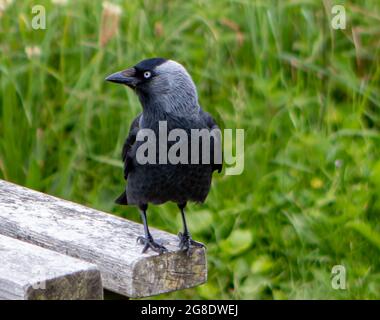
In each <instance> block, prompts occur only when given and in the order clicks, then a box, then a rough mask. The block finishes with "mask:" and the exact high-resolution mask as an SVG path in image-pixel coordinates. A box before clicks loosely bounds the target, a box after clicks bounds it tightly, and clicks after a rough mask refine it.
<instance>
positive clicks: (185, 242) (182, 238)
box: [178, 232, 205, 255]
mask: <svg viewBox="0 0 380 320" xmlns="http://www.w3.org/2000/svg"><path fill="white" fill-rule="evenodd" d="M178 238H179V244H178V246H179V248H180V250H182V251H184V252H186V253H187V255H190V248H191V247H197V248H204V247H205V245H204V244H203V243H200V242H197V241H195V240H193V239H191V236H190V234H189V233H182V232H179V233H178Z"/></svg>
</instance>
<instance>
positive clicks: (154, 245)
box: [137, 236, 168, 254]
mask: <svg viewBox="0 0 380 320" xmlns="http://www.w3.org/2000/svg"><path fill="white" fill-rule="evenodd" d="M137 242H138V243H140V244H143V245H144V248H143V250H142V253H145V252H146V251H147V250H148V249H152V250H153V251H154V252H157V253H158V254H162V253H165V252H168V249H166V248H165V247H164V246H163V245H161V244H159V243H158V242H156V241H154V240H153V238H152V237H148V238H145V237H143V236H140V237H137Z"/></svg>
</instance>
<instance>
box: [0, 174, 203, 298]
mask: <svg viewBox="0 0 380 320" xmlns="http://www.w3.org/2000/svg"><path fill="white" fill-rule="evenodd" d="M151 232H152V235H153V237H155V238H156V239H160V240H161V241H162V243H163V244H164V245H165V246H166V247H167V249H168V250H169V252H168V253H165V254H162V255H158V254H157V253H155V252H152V251H148V252H147V253H145V254H142V253H141V249H142V247H141V245H139V244H137V243H136V238H137V236H140V235H143V226H142V225H140V224H138V223H134V222H131V221H128V220H126V219H122V218H119V217H116V216H113V215H110V214H106V213H104V212H101V211H98V210H94V209H90V208H88V207H85V206H82V205H78V204H75V203H72V202H69V201H66V200H62V199H59V198H56V197H52V196H49V195H46V194H43V193H40V192H36V191H33V190H30V189H26V188H24V187H20V186H17V185H15V184H12V183H9V182H6V181H3V180H0V234H4V235H7V236H10V237H15V238H19V239H22V240H24V241H28V242H31V243H34V244H37V245H39V246H43V247H46V248H48V249H51V250H55V251H58V252H62V253H65V254H67V255H70V256H73V257H77V258H80V259H82V260H85V261H89V262H92V263H94V264H96V265H97V266H98V267H99V269H100V272H101V274H102V279H103V285H104V287H105V288H107V289H108V290H111V291H113V292H116V293H119V294H122V295H126V296H128V297H145V296H150V295H155V294H159V293H164V292H169V291H174V290H180V289H185V288H189V287H193V286H196V285H199V284H202V283H204V282H205V281H206V278H207V268H206V257H205V250H204V249H203V248H193V249H191V252H190V255H189V256H187V255H186V254H184V253H183V252H181V251H179V249H178V239H177V237H176V236H174V235H172V234H169V233H167V232H163V231H160V230H156V229H154V228H152V229H151Z"/></svg>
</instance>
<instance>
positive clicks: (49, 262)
mask: <svg viewBox="0 0 380 320" xmlns="http://www.w3.org/2000/svg"><path fill="white" fill-rule="evenodd" d="M102 298H103V287H102V281H101V276H100V272H99V270H98V268H97V267H96V266H95V265H94V264H90V263H88V262H85V261H81V260H78V259H75V258H72V257H68V256H65V255H63V254H60V253H57V252H54V251H50V250H47V249H44V248H41V247H38V246H35V245H32V244H30V243H26V242H23V241H19V240H16V239H13V238H9V237H5V236H2V235H0V299H1V300H36V299H39V300H40V299H42V300H46V299H49V300H51V299H53V300H57V299H102Z"/></svg>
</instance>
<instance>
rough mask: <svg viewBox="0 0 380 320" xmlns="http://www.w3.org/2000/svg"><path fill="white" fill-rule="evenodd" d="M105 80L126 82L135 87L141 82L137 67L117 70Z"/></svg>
mask: <svg viewBox="0 0 380 320" xmlns="http://www.w3.org/2000/svg"><path fill="white" fill-rule="evenodd" d="M105 80H106V81H111V82H115V83H121V84H125V85H127V86H128V87H131V88H135V87H136V85H137V84H138V82H139V80H138V78H137V77H136V69H135V68H129V69H126V70H123V71H120V72H115V73H113V74H111V75H109V76H108V77H107V78H106V79H105Z"/></svg>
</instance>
